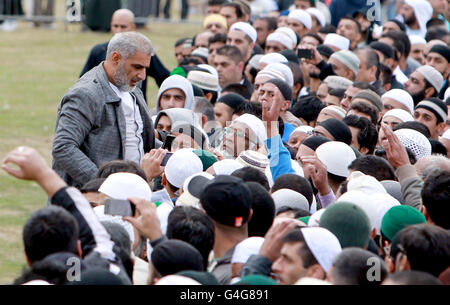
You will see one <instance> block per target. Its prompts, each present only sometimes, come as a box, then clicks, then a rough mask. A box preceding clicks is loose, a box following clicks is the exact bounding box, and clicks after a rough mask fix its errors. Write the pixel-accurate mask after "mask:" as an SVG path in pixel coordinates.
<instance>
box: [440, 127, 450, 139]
mask: <svg viewBox="0 0 450 305" xmlns="http://www.w3.org/2000/svg"><path fill="white" fill-rule="evenodd" d="M441 138H443V139H446V140H450V129H447V130H446V131H445V132H444V134H443V135H442V137H441Z"/></svg>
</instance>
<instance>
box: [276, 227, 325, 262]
mask: <svg viewBox="0 0 450 305" xmlns="http://www.w3.org/2000/svg"><path fill="white" fill-rule="evenodd" d="M305 230H308V228H305ZM281 241H282V242H283V243H298V242H300V243H302V246H301V247H300V251H299V253H298V254H299V255H300V257H301V259H302V262H303V268H309V267H311V266H312V265H315V264H318V261H317V259H316V258H315V257H314V254H312V252H311V250H310V249H309V247H308V245H307V244H306V241H305V237H304V236H303V233H302V231H301V228H295V229H293V230H292V231H290V232H289V233H287V234H286V235H285V236H284V237H283V238H282V240H281Z"/></svg>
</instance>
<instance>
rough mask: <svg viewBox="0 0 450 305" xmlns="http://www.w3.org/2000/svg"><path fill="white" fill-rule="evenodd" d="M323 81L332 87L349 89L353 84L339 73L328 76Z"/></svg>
mask: <svg viewBox="0 0 450 305" xmlns="http://www.w3.org/2000/svg"><path fill="white" fill-rule="evenodd" d="M323 82H324V83H325V84H327V86H328V87H329V88H332V89H347V88H348V87H350V86H351V85H352V84H353V82H352V81H351V80H349V79H347V78H345V77H342V76H337V75H330V76H327V78H325V79H324V81H323Z"/></svg>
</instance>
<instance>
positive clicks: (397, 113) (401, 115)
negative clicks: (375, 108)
mask: <svg viewBox="0 0 450 305" xmlns="http://www.w3.org/2000/svg"><path fill="white" fill-rule="evenodd" d="M388 116H393V117H395V118H397V119H399V120H401V121H402V122H412V121H414V118H413V116H412V115H411V114H410V113H408V112H407V111H405V110H403V109H392V110H389V111H388V112H386V113H385V114H384V116H383V118H385V117H388Z"/></svg>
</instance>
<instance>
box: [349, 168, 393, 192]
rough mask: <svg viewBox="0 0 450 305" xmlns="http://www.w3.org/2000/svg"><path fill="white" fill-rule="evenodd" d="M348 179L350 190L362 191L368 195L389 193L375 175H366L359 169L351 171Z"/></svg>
mask: <svg viewBox="0 0 450 305" xmlns="http://www.w3.org/2000/svg"><path fill="white" fill-rule="evenodd" d="M347 180H348V183H347V190H348V191H361V192H363V193H365V194H368V195H371V194H377V193H383V194H386V193H387V192H386V189H385V188H384V186H383V185H382V184H381V182H379V181H378V180H377V179H375V177H372V176H370V175H364V174H363V173H361V172H359V171H356V172H353V173H351V174H350V176H349V177H348V179H347Z"/></svg>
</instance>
